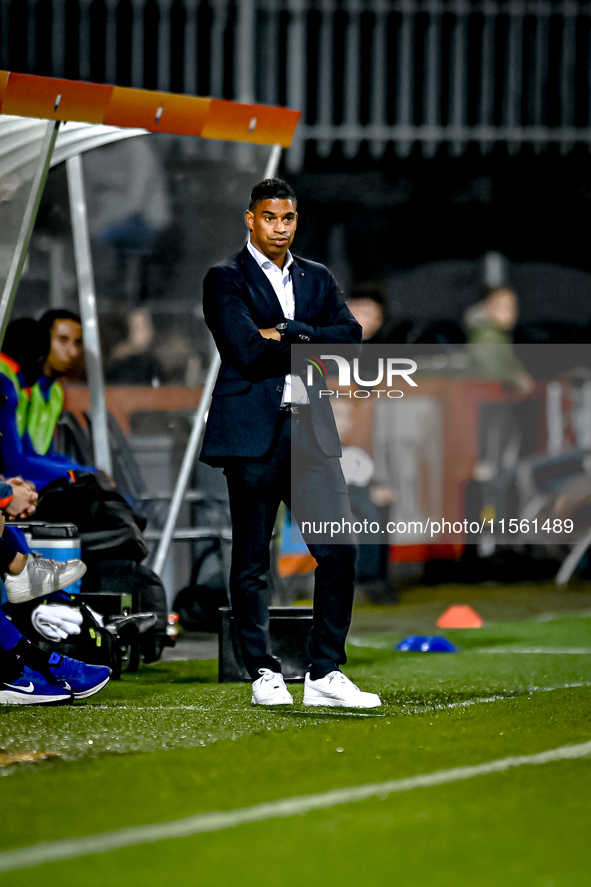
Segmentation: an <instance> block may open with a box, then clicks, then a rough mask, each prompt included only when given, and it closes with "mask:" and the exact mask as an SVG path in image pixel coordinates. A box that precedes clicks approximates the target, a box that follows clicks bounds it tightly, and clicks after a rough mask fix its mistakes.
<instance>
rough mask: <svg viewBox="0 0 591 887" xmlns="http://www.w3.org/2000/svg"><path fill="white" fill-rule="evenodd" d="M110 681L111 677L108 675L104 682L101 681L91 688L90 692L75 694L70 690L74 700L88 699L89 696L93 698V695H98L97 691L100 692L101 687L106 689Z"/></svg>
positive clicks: (83, 691) (84, 691)
mask: <svg viewBox="0 0 591 887" xmlns="http://www.w3.org/2000/svg"><path fill="white" fill-rule="evenodd" d="M110 680H111V675H109V677H108V678H105V680H104V681H101V683H100V684H97V685H96V686H95V687H91V688H90V690H81V691H80V692H79V693H76V692H75V691H74V690H72V693H73V694H74V699H88V697H89V696H94V694H95V693H98V692H99V690H102V689H103V687H106V685H107V684H108V683H109V681H110Z"/></svg>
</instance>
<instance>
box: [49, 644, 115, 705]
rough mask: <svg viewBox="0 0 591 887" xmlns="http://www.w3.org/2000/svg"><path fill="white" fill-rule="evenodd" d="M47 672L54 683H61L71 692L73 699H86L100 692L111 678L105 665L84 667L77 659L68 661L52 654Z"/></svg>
mask: <svg viewBox="0 0 591 887" xmlns="http://www.w3.org/2000/svg"><path fill="white" fill-rule="evenodd" d="M49 671H50V673H51V674H52V675H53V677H54V678H55V680H56V681H63V683H64V686H65V687H66V689H68V690H71V691H72V693H73V695H74V699H87V698H88V696H93V695H94V694H95V693H98V691H99V690H102V689H103V687H104V686H105V685H106V684H108V682H109V678H110V677H111V669H110V668H108V667H107V666H106V665H85V663H84V662H78V660H77V659H69V658H68V657H67V656H60V655H59V653H52V654H51V656H50V657H49Z"/></svg>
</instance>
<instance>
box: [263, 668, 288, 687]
mask: <svg viewBox="0 0 591 887" xmlns="http://www.w3.org/2000/svg"><path fill="white" fill-rule="evenodd" d="M259 674H260V676H261V679H262V680H263V681H273V680H275V681H277V683H276V684H275V688H277V689H278V688H279V687H281V686H282V684H283V683H284V682H283V678H282V677H281V675H279V676H278V675H276V674H275V672H274V671H271V669H268V668H265V669H263V668H260V669H259Z"/></svg>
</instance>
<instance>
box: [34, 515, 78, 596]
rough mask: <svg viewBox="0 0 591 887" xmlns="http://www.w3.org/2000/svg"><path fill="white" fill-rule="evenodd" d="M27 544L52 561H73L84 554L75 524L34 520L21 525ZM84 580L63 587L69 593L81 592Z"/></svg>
mask: <svg viewBox="0 0 591 887" xmlns="http://www.w3.org/2000/svg"><path fill="white" fill-rule="evenodd" d="M19 526H20V528H21V530H23V532H24V534H25V539H26V540H27V544H28V545H29V547H30V548H32V549H33V551H38V552H39V554H41V555H42V556H43V557H48V558H51V560H52V561H71V560H73V559H74V558H80V557H81V556H82V549H81V545H80V538H79V536H78V527H77V526H75V524H46V523H43V522H42V521H32V522H31V523H27V524H20V525H19ZM81 584H82V580H81V579H78V581H77V582H74V583H73V584H72V585H68V587H67V588H64V589H62V591H66V592H67V593H68V594H80V588H81Z"/></svg>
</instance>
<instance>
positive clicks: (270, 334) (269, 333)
mask: <svg viewBox="0 0 591 887" xmlns="http://www.w3.org/2000/svg"><path fill="white" fill-rule="evenodd" d="M259 333H260V334H261V336H262V337H263V339H275V341H276V342H281V333H280V332H279V330H276V329H275V327H274V326H272V327H271V328H270V329H268V330H259Z"/></svg>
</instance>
